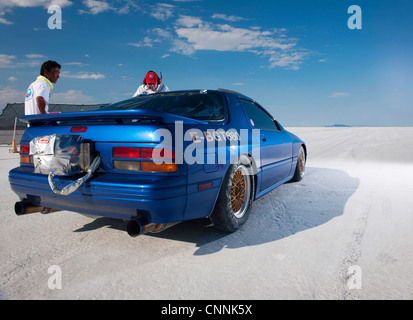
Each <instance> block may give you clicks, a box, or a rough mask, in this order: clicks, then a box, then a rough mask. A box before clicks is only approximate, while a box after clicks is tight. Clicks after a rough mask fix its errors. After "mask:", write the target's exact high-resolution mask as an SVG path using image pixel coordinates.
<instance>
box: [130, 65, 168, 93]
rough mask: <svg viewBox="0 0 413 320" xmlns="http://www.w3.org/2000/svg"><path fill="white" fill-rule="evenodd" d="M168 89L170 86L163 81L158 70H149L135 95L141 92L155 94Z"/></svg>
mask: <svg viewBox="0 0 413 320" xmlns="http://www.w3.org/2000/svg"><path fill="white" fill-rule="evenodd" d="M167 91H169V88H168V87H167V86H166V85H164V84H163V83H162V77H161V78H159V77H158V75H157V74H156V72H154V71H149V72H148V73H147V74H146V76H145V78H144V79H143V83H142V85H141V86H139V88H138V90H136V92H135V94H134V95H133V96H134V97H136V96H139V95H141V94H153V93H158V92H167Z"/></svg>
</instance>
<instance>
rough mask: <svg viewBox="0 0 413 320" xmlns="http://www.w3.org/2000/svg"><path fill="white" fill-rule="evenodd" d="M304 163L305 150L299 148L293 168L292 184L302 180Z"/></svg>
mask: <svg viewBox="0 0 413 320" xmlns="http://www.w3.org/2000/svg"><path fill="white" fill-rule="evenodd" d="M305 163H306V156H305V150H304V147H303V146H301V148H300V151H299V152H298V159H297V166H296V167H295V172H294V176H293V178H292V179H291V181H292V182H297V181H301V180H303V178H304V174H305Z"/></svg>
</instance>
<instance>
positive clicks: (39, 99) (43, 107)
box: [36, 96, 46, 114]
mask: <svg viewBox="0 0 413 320" xmlns="http://www.w3.org/2000/svg"><path fill="white" fill-rule="evenodd" d="M36 103H37V107H38V108H39V111H40V113H41V114H45V113H46V100H44V98H43V97H42V96H38V97H37V98H36Z"/></svg>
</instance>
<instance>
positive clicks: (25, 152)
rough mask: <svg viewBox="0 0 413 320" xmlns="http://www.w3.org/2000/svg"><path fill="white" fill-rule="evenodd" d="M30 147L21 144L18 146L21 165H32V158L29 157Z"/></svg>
mask: <svg viewBox="0 0 413 320" xmlns="http://www.w3.org/2000/svg"><path fill="white" fill-rule="evenodd" d="M29 153H30V147H29V145H28V144H21V145H20V163H22V164H30V163H33V158H32V156H30V155H29Z"/></svg>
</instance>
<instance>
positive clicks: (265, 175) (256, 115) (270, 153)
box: [241, 99, 292, 192]
mask: <svg viewBox="0 0 413 320" xmlns="http://www.w3.org/2000/svg"><path fill="white" fill-rule="evenodd" d="M241 102H242V104H243V106H244V109H245V111H246V113H247V116H248V118H249V120H250V124H251V127H252V128H253V129H259V141H260V157H261V159H260V168H261V170H259V173H261V177H260V179H259V181H260V182H259V185H258V190H259V191H258V192H260V191H263V190H265V189H267V188H269V187H271V186H273V185H274V184H276V183H278V182H280V181H282V180H284V179H286V178H287V177H288V175H289V174H290V170H291V163H292V141H291V138H290V135H289V134H288V133H286V132H285V131H284V130H282V128H281V127H279V126H278V124H277V123H276V121H274V119H273V117H272V116H271V115H270V114H269V113H268V112H267V111H266V110H264V108H262V107H261V106H260V105H258V104H257V103H255V102H253V101H250V100H246V99H241ZM254 133H255V134H258V130H254ZM256 138H258V137H256Z"/></svg>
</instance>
